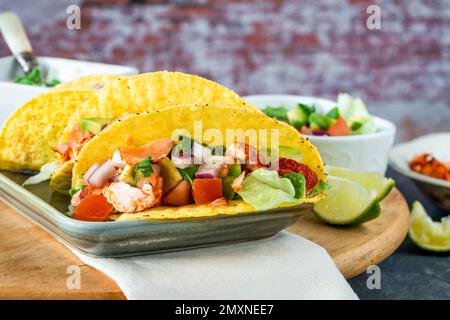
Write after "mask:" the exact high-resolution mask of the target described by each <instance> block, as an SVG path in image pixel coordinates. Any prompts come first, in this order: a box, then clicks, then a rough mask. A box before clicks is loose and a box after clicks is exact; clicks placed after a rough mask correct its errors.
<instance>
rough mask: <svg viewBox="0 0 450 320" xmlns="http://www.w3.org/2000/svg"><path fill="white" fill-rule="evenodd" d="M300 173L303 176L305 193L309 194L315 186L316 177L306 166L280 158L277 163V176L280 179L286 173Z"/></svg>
mask: <svg viewBox="0 0 450 320" xmlns="http://www.w3.org/2000/svg"><path fill="white" fill-rule="evenodd" d="M293 172H297V173H301V174H302V175H304V176H305V181H306V192H310V191H311V190H312V189H313V188H314V186H315V185H316V184H317V181H318V179H317V175H316V173H315V172H314V171H312V170H311V168H309V167H308V166H307V165H305V164H303V163H299V162H297V161H295V160H292V159H287V158H280V160H279V161H278V174H279V175H280V176H281V177H282V176H284V175H285V174H288V173H293Z"/></svg>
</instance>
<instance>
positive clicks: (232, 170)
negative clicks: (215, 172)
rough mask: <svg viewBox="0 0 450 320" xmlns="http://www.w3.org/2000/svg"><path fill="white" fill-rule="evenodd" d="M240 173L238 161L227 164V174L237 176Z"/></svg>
mask: <svg viewBox="0 0 450 320" xmlns="http://www.w3.org/2000/svg"><path fill="white" fill-rule="evenodd" d="M240 174H241V165H240V164H239V163H233V164H230V165H229V166H228V175H229V176H232V177H239V175H240Z"/></svg>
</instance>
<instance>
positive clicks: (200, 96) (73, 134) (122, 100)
mask: <svg viewBox="0 0 450 320" xmlns="http://www.w3.org/2000/svg"><path fill="white" fill-rule="evenodd" d="M177 104H202V105H205V106H213V105H219V106H235V107H239V108H243V109H247V110H249V111H252V112H260V111H259V110H258V109H257V108H256V107H254V106H252V105H249V104H248V103H246V102H245V101H244V100H243V99H241V98H240V97H239V96H238V95H237V94H236V93H234V92H233V91H232V90H230V89H227V88H225V87H223V86H221V85H220V84H217V83H215V82H213V81H210V80H207V79H204V78H201V77H198V76H194V75H189V74H184V73H180V72H168V71H161V72H153V73H146V74H141V75H137V76H128V77H121V78H120V79H118V80H117V81H106V82H105V83H104V86H103V87H102V89H101V90H99V91H98V92H97V94H96V95H95V96H93V97H92V98H91V99H89V100H87V101H84V103H82V104H81V105H80V106H79V107H78V108H77V110H76V111H75V112H74V113H73V115H72V117H71V118H70V119H69V121H68V124H67V126H66V128H65V130H64V131H63V133H62V135H61V138H60V141H59V143H58V144H55V145H53V146H52V147H53V150H54V151H55V152H57V153H58V154H59V162H60V164H61V166H60V167H59V169H57V170H56V171H55V172H54V174H53V175H52V178H51V181H50V187H51V188H52V189H53V190H55V191H58V192H62V193H67V192H68V190H69V189H70V177H71V175H70V172H71V168H72V166H73V164H74V162H75V159H76V158H77V155H78V154H79V152H80V150H81V149H82V147H83V145H84V144H86V143H87V142H88V141H89V140H90V139H92V138H93V137H94V136H95V135H96V134H98V133H99V132H100V131H101V130H103V129H104V128H105V127H106V126H107V125H108V124H109V123H110V122H111V121H113V120H114V119H116V118H120V117H122V116H124V115H126V114H129V113H137V112H145V111H156V110H161V109H163V108H166V107H168V106H171V105H177Z"/></svg>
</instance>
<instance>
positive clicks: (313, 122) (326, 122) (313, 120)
mask: <svg viewBox="0 0 450 320" xmlns="http://www.w3.org/2000/svg"><path fill="white" fill-rule="evenodd" d="M309 122H310V128H311V129H313V130H328V129H329V128H330V127H331V125H332V124H333V122H334V120H333V119H331V118H329V117H327V116H324V115H323V114H320V113H312V114H311V115H310V116H309Z"/></svg>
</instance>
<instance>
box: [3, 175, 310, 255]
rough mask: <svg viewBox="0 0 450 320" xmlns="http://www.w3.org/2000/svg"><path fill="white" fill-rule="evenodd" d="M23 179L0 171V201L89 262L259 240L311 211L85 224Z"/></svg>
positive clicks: (62, 199) (64, 201) (64, 200)
mask: <svg viewBox="0 0 450 320" xmlns="http://www.w3.org/2000/svg"><path fill="white" fill-rule="evenodd" d="M27 177H28V176H27V175H24V174H18V173H11V172H5V171H0V197H1V198H2V199H3V200H4V201H6V202H7V203H9V204H10V205H12V206H13V207H15V208H17V209H18V210H19V211H20V212H22V213H23V214H24V215H26V216H27V217H28V218H30V219H31V220H33V221H34V222H35V223H37V224H38V225H39V226H40V227H41V228H43V229H44V230H46V231H47V232H49V233H51V234H52V235H54V236H55V237H56V238H58V239H59V240H61V241H63V242H64V243H65V244H67V245H69V246H70V247H72V248H74V249H76V250H79V251H81V252H83V253H85V254H88V255H92V256H102V257H120V256H131V255H139V254H146V253H157V252H167V251H175V250H183V249H188V248H196V247H205V246H213V245H219V244H225V243H232V242H240V241H248V240H255V239H261V238H265V237H270V236H272V235H274V234H276V233H278V232H279V231H281V230H283V229H284V228H286V227H288V226H289V225H291V224H292V223H294V222H295V220H297V218H298V217H299V216H300V215H301V214H303V213H305V212H306V211H309V210H311V209H312V205H310V204H303V205H300V206H292V207H286V208H280V209H273V210H268V211H262V212H258V213H245V214H237V215H229V216H226V215H222V216H221V215H219V216H214V217H205V218H195V219H177V220H164V221H161V220H154V221H114V222H112V221H111V222H86V221H78V220H74V219H71V218H69V217H67V216H65V215H64V214H63V212H66V211H67V207H68V204H69V198H68V197H66V196H63V195H60V194H58V193H52V192H51V191H50V188H49V187H48V183H47V182H43V183H40V184H38V185H34V186H27V187H26V188H24V187H22V186H21V184H22V182H23V181H24V180H25V179H26V178H27Z"/></svg>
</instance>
